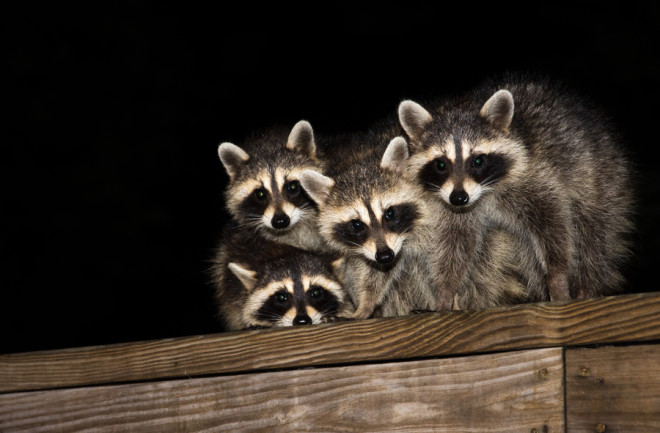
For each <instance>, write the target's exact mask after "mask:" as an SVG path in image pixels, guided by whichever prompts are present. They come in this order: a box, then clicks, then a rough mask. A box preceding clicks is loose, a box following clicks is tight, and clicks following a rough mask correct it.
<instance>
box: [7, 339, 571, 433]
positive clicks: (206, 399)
mask: <svg viewBox="0 0 660 433" xmlns="http://www.w3.org/2000/svg"><path fill="white" fill-rule="evenodd" d="M563 377H564V372H563V349H560V348H556V349H537V350H530V351H520V352H511V353H501V354H488V355H476V356H469V357H456V358H449V359H431V360H423V361H410V362H399V363H384V364H374V365H360V366H351V367H328V368H315V369H300V370H289V371H281V372H267V373H255V374H244V375H234V376H224V377H211V378H199V379H187V380H172V381H164V382H152V383H143V384H132V385H111V386H107V385H106V386H99V387H91V388H75V389H66V390H53V391H33V392H27V393H16V394H5V395H0V431H2V432H7V433H9V432H27V431H29V432H83V431H113V432H129V431H134V432H178V431H186V432H201V431H232V432H242V431H250V432H292V431H312V432H314V431H323V432H353V431H361V432H367V431H370V432H385V431H400V432H403V431H405V432H430V431H434V432H458V431H460V432H485V431H488V432H491V433H497V432H503V433H504V432H506V433H511V432H524V433H529V432H530V431H532V430H533V429H536V430H537V431H539V432H542V431H548V432H550V433H552V432H561V431H563V429H564V391H563V384H562V383H563Z"/></svg>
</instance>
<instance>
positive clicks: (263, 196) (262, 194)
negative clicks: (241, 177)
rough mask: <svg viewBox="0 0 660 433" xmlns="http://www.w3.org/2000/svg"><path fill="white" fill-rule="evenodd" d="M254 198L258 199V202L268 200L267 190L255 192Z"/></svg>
mask: <svg viewBox="0 0 660 433" xmlns="http://www.w3.org/2000/svg"><path fill="white" fill-rule="evenodd" d="M254 198H256V199H257V200H258V201H264V200H266V190H265V189H263V188H259V189H256V190H255V191H254Z"/></svg>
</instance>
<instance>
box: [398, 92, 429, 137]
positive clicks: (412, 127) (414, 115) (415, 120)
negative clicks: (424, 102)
mask: <svg viewBox="0 0 660 433" xmlns="http://www.w3.org/2000/svg"><path fill="white" fill-rule="evenodd" d="M398 111H399V122H400V123H401V126H402V127H403V129H404V130H405V131H406V133H408V135H409V136H410V137H413V138H419V136H420V135H421V134H422V132H424V129H425V128H426V126H427V125H428V124H429V123H430V122H431V121H432V120H433V117H432V116H431V114H430V113H429V112H428V111H426V110H425V109H424V107H422V106H421V105H419V104H418V103H417V102H414V101H410V100H407V101H403V102H402V103H400V104H399V110H398Z"/></svg>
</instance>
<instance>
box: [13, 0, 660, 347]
mask: <svg viewBox="0 0 660 433" xmlns="http://www.w3.org/2000/svg"><path fill="white" fill-rule="evenodd" d="M496 3H498V4H497V5H496V6H492V7H491V8H489V9H484V8H483V7H482V6H479V5H478V4H474V3H469V4H466V6H465V8H458V7H452V8H446V7H434V8H432V9H428V8H426V7H417V8H409V7H406V8H401V7H388V8H384V7H382V6H379V8H378V9H371V10H369V9H365V10H362V11H359V10H355V9H353V8H349V7H348V6H344V7H343V8H340V7H332V8H331V7H328V6H325V5H323V4H321V3H319V4H314V5H315V6H314V7H313V8H312V7H311V6H310V7H309V8H307V9H305V8H301V9H292V10H281V9H273V10H263V9H262V8H261V7H258V6H256V5H255V6H254V7H252V8H251V10H244V9H242V10H241V11H240V12H230V11H229V10H223V9H221V8H206V9H204V8H198V9H194V8H192V7H189V8H185V9H180V8H177V7H168V6H164V5H162V4H155V3H146V2H134V3H131V5H130V6H124V7H117V6H113V7H108V8H107V9H103V8H102V7H99V6H95V7H93V8H90V7H78V6H76V7H73V6H70V7H61V6H57V7H51V8H50V9H44V8H43V7H42V6H37V5H32V6H31V9H29V10H22V11H14V12H12V13H7V14H5V15H4V17H3V18H2V19H3V21H4V23H3V27H4V28H5V29H7V30H8V31H7V32H6V36H5V38H4V47H5V48H4V49H3V56H2V57H3V60H4V62H3V63H5V65H6V66H5V67H4V69H5V71H4V72H5V73H8V74H7V75H8V76H7V77H6V78H5V79H4V83H3V84H4V85H3V89H4V90H3V94H4V96H3V105H4V107H5V110H6V112H5V115H4V116H3V117H4V122H3V123H5V125H4V127H3V130H4V134H3V143H2V148H3V152H2V157H1V158H0V161H1V162H0V163H1V171H0V172H1V173H2V211H1V212H2V216H3V222H2V224H1V226H2V239H1V248H2V250H1V251H2V273H1V280H0V281H1V283H0V284H1V287H0V290H1V295H0V329H1V331H0V332H1V333H2V334H1V339H0V351H1V352H5V353H6V352H19V351H27V350H40V349H52V348H60V347H72V346H82V345H96V344H106V343H115V342H122V341H135V340H144V339H155V338H163V337H175V336H183V335H194V334H204V333H211V332H217V331H220V328H219V326H218V324H217V323H216V321H215V319H214V310H213V301H212V298H211V295H212V289H211V287H210V285H209V284H208V282H207V277H206V275H205V270H206V268H207V265H208V264H207V261H208V259H209V258H210V257H211V254H212V249H213V247H214V246H215V244H216V241H217V238H218V235H219V230H220V227H221V225H222V221H223V219H224V218H225V211H224V204H223V201H222V191H223V188H224V185H225V182H226V180H227V178H226V175H225V174H224V170H223V168H222V166H221V164H220V162H219V160H218V157H217V153H216V149H217V145H218V144H219V143H220V142H222V141H232V142H235V143H240V142H241V140H242V139H243V138H244V137H245V136H246V135H247V134H248V133H249V132H250V131H251V130H253V129H255V128H263V127H266V126H268V125H271V124H285V125H291V126H293V124H294V123H295V122H296V121H298V120H300V119H303V118H304V119H307V120H309V121H310V122H311V124H312V126H313V127H314V128H315V130H316V131H318V132H320V133H334V132H336V131H345V130H358V129H362V128H365V127H367V126H368V125H369V124H370V123H371V122H373V121H374V120H376V119H379V118H381V117H383V116H385V115H388V114H390V113H392V112H393V110H395V109H396V107H397V105H398V103H399V102H400V101H401V100H402V99H406V98H412V99H415V98H419V99H421V98H423V97H427V96H434V95H441V94H444V93H447V92H453V91H456V90H465V89H468V88H470V87H471V86H472V85H474V84H475V83H477V82H479V81H480V80H481V79H483V78H485V77H487V76H489V75H491V74H494V73H498V72H502V71H505V70H530V71H535V72H542V73H548V74H551V75H552V76H554V77H557V78H560V79H562V80H564V81H566V82H567V83H568V84H570V85H571V86H573V87H575V88H576V89H577V90H579V91H580V92H582V93H583V94H585V95H586V96H588V97H590V98H592V99H594V100H595V101H596V102H598V103H599V104H601V105H602V106H603V107H604V108H605V109H606V110H607V111H608V112H609V113H610V114H611V115H612V116H613V117H614V119H615V120H616V122H617V124H618V126H619V128H620V129H621V131H622V132H623V134H624V136H625V137H626V140H627V142H628V144H629V147H630V149H631V151H632V155H633V158H634V160H635V162H636V163H637V170H636V171H637V173H638V177H639V186H638V188H636V189H635V190H633V191H630V193H631V194H633V195H634V196H635V197H637V200H638V203H639V208H640V218H639V222H638V225H639V228H640V230H639V234H638V235H637V247H636V251H635V252H636V258H635V260H634V261H633V263H632V265H631V267H630V269H629V271H628V277H629V280H630V287H629V291H631V292H643V291H651V290H657V286H656V283H655V280H654V275H655V269H656V268H657V266H658V265H659V261H658V252H657V251H658V249H659V248H660V242H659V240H658V234H657V233H656V230H655V226H656V224H657V221H658V220H659V214H660V208H659V206H658V198H660V194H659V191H658V187H659V182H658V180H659V179H658V178H659V174H660V170H659V169H658V163H657V161H658V157H659V156H660V153H659V151H658V147H659V146H660V145H659V144H658V142H657V141H658V140H657V137H658V134H657V124H658V117H659V115H658V114H659V113H658V109H657V106H658V103H659V101H660V99H659V96H660V92H659V91H658V90H659V88H660V86H659V85H658V82H659V80H660V75H659V74H660V61H659V60H660V51H659V50H658V48H659V46H658V42H657V39H658V36H660V35H659V34H658V33H659V31H658V29H659V28H660V13H659V12H660V10H659V8H658V6H657V5H654V4H652V2H647V3H648V4H647V3H639V4H636V3H635V2H629V1H627V2H620V3H613V2H589V3H576V2H571V3H568V4H566V5H564V6H561V7H558V6H555V5H554V4H553V5H552V6H551V5H549V4H548V5H546V4H541V3H538V2H527V3H524V8H525V9H521V6H516V7H514V6H513V5H512V4H511V5H510V4H508V3H502V2H496ZM311 4H312V3H310V5H311ZM610 163H611V164H617V161H610ZM602 169H603V170H608V167H607V166H605V167H602Z"/></svg>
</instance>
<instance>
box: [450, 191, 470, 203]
mask: <svg viewBox="0 0 660 433" xmlns="http://www.w3.org/2000/svg"><path fill="white" fill-rule="evenodd" d="M469 201H470V196H469V195H468V193H467V192H465V191H463V190H462V189H455V190H453V191H452V192H451V194H450V195H449V202H450V203H451V204H453V205H454V206H463V205H466V204H468V202H469Z"/></svg>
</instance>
